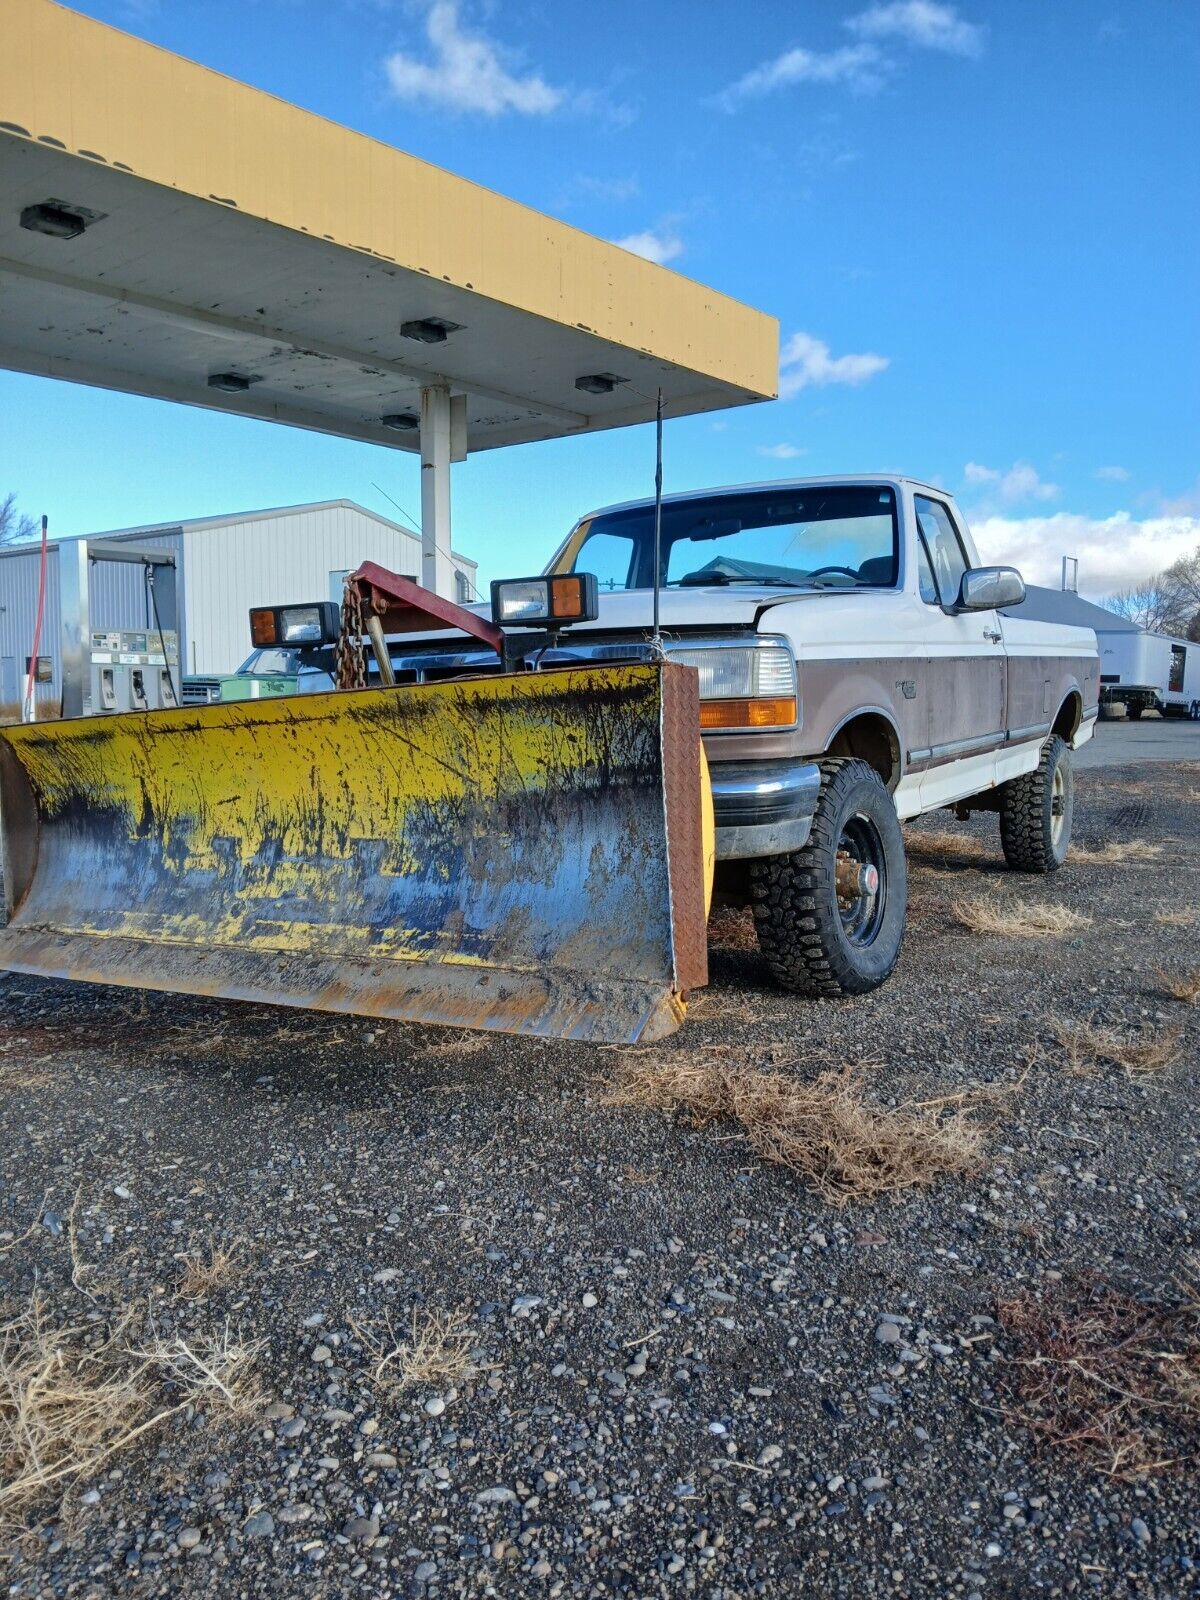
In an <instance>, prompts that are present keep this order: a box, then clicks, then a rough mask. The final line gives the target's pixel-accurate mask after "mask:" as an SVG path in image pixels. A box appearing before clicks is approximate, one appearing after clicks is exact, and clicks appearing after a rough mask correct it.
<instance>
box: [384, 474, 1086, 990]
mask: <svg viewBox="0 0 1200 1600" xmlns="http://www.w3.org/2000/svg"><path fill="white" fill-rule="evenodd" d="M654 521H655V509H654V502H653V501H652V500H647V501H636V502H632V503H629V504H626V505H618V506H610V507H608V508H607V509H605V510H602V511H596V512H592V513H590V514H589V515H588V516H585V517H583V518H581V520H580V521H579V522H578V523H577V524H576V525H575V527H574V528H573V529H572V530H571V532H570V534H569V535H568V536H567V538H566V540H565V541H564V542H563V544H562V545H561V547H560V548H559V550H558V551H557V552H556V553H555V555H554V557H553V558H552V560H551V561H550V563H549V565H548V566H547V568H546V572H547V573H555V574H561V573H590V574H594V575H595V577H596V579H597V583H598V588H599V605H598V616H597V617H596V619H595V620H594V621H592V622H588V623H583V624H580V625H577V626H574V627H572V628H571V630H570V632H569V634H562V635H560V636H559V638H558V640H557V642H556V643H553V644H550V645H547V644H546V641H545V638H544V637H539V638H538V640H537V642H536V645H535V643H534V641H533V640H531V641H530V648H529V651H528V659H527V660H526V661H525V665H526V666H528V667H529V668H531V669H544V668H548V667H553V666H561V665H566V664H568V663H571V662H585V661H597V660H618V659H628V658H630V657H635V658H636V657H645V656H647V655H649V654H651V653H652V652H653V649H654V645H653V643H652V640H651V637H650V625H651V619H652V604H653V599H652V596H653V587H654V583H653V580H654V550H655V538H654ZM659 548H660V569H659V579H660V615H661V629H662V639H663V646H664V648H665V651H666V654H667V655H668V656H669V657H670V658H671V659H673V660H675V661H680V662H683V663H686V664H688V665H691V666H694V667H695V668H697V670H698V672H699V675H700V696H701V708H700V709H701V731H702V736H703V740H704V746H705V752H706V755H707V758H708V767H709V772H710V775H711V783H712V794H713V802H714V808H715V818H716V853H717V869H716V870H717V879H716V888H717V889H718V891H720V892H721V895H722V897H723V898H724V899H725V900H726V901H728V900H729V899H733V900H740V901H742V902H746V901H748V902H749V903H750V904H751V905H752V907H753V912H754V920H755V924H756V928H757V932H758V939H759V944H760V947H761V949H762V953H763V956H764V958H765V960H766V962H767V964H768V966H769V968H770V970H771V971H772V973H773V974H774V976H775V977H776V979H777V980H778V981H779V982H780V983H781V984H783V985H784V986H785V987H786V988H788V989H791V990H794V991H798V992H801V993H807V994H813V995H838V994H860V993H864V992H866V991H867V990H870V989H873V988H875V987H876V986H877V985H879V984H880V983H882V982H883V981H884V980H885V979H886V978H887V977H888V975H889V974H890V973H891V971H892V969H893V968H894V966H895V964H896V960H897V958H898V956H899V953H900V946H901V941H902V939H903V933H904V921H905V912H906V902H907V871H906V863H905V852H904V841H903V835H902V832H901V827H900V824H901V822H903V821H905V820H907V819H908V818H911V817H915V816H918V815H920V814H921V813H923V812H928V811H934V810H937V809H939V808H950V809H952V810H953V811H954V812H955V813H956V814H957V815H958V816H960V817H965V816H966V815H967V813H969V812H971V811H978V810H985V811H994V812H996V813H998V816H999V823H1000V839H1001V843H1002V846H1003V850H1004V856H1005V859H1006V860H1007V862H1008V864H1009V866H1010V867H1013V868H1015V869H1016V870H1018V871H1021V872H1038V873H1044V872H1053V871H1055V870H1056V869H1057V868H1058V867H1060V866H1062V864H1063V862H1064V861H1065V860H1066V856H1067V850H1068V846H1069V844H1070V839H1071V822H1072V808H1073V787H1072V772H1071V751H1072V749H1074V748H1077V747H1078V746H1079V745H1080V744H1082V743H1083V742H1084V741H1085V740H1086V739H1088V738H1090V737H1091V735H1092V732H1093V729H1094V727H1095V722H1096V715H1097V700H1098V691H1099V661H1098V655H1097V646H1096V636H1095V634H1094V633H1093V632H1092V630H1091V629H1088V628H1069V627H1063V626H1060V625H1056V624H1051V623H1037V622H1032V621H1022V620H1021V619H1020V617H1019V616H1017V617H1013V616H1003V617H1002V616H1001V615H1000V610H1001V608H1004V609H1006V610H1011V609H1012V608H1014V607H1015V608H1018V609H1019V606H1020V603H1021V601H1022V600H1023V599H1024V596H1025V586H1024V584H1023V582H1022V580H1021V577H1020V574H1019V573H1017V572H1016V571H1015V570H1014V569H1013V568H1011V567H996V566H982V565H981V564H980V562H979V557H978V555H977V553H976V550H975V546H974V544H973V542H972V539H971V535H970V532H969V530H968V528H967V526H966V523H965V521H964V520H963V517H962V515H961V513H960V512H959V511H958V509H957V507H956V506H955V504H954V501H953V499H952V498H951V496H949V495H948V494H946V493H945V491H944V490H942V489H939V488H936V487H934V486H932V485H929V484H924V483H919V482H917V481H915V480H913V479H910V478H903V477H894V476H890V475H887V474H884V475H878V476H875V475H871V476H865V477H849V478H844V477H837V478H806V479H797V480H792V481H789V482H783V483H769V484H761V485H752V486H747V487H739V488H729V489H711V490H705V491H703V492H700V493H690V494H676V495H670V496H667V497H666V498H665V499H664V501H663V504H662V519H661V535H660V546H659ZM514 649H515V650H516V651H517V655H518V658H519V657H520V649H521V642H520V640H519V638H518V639H517V640H515V641H514ZM392 650H393V655H392V660H393V667H394V670H395V671H396V676H397V679H398V680H399V681H401V682H405V681H407V682H413V681H422V680H427V679H429V678H434V677H447V676H453V675H457V674H460V673H463V672H474V671H489V670H494V669H495V665H496V662H495V656H494V655H493V654H490V653H489V652H488V651H486V650H481V649H480V648H479V647H478V646H477V645H476V643H475V641H473V640H471V641H468V640H466V639H464V638H462V636H459V637H458V638H457V639H454V638H451V639H447V638H446V637H444V636H443V637H442V638H440V639H436V640H427V641H425V642H421V643H417V642H415V641H413V642H411V643H409V642H406V643H405V645H404V646H403V648H402V649H400V651H399V653H395V647H394V646H393V647H392Z"/></svg>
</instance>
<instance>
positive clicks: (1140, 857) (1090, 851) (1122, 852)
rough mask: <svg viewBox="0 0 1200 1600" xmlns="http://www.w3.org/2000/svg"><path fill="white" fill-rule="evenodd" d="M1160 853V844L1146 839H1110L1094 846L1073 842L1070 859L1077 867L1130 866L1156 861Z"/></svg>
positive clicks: (1161, 851) (1161, 849) (1161, 850)
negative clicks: (1106, 842)
mask: <svg viewBox="0 0 1200 1600" xmlns="http://www.w3.org/2000/svg"><path fill="white" fill-rule="evenodd" d="M1162 853H1163V847H1162V845H1161V844H1151V843H1150V842H1149V841H1148V840H1147V839H1111V840H1110V841H1109V842H1108V844H1101V845H1096V846H1095V847H1094V848H1089V847H1088V846H1087V845H1085V844H1073V845H1072V846H1071V856H1070V860H1071V863H1072V865H1074V866H1077V867H1115V866H1117V865H1118V864H1121V865H1124V866H1131V865H1134V864H1135V863H1137V862H1139V861H1142V862H1146V861H1157V860H1158V858H1159V857H1160V856H1161V855H1162Z"/></svg>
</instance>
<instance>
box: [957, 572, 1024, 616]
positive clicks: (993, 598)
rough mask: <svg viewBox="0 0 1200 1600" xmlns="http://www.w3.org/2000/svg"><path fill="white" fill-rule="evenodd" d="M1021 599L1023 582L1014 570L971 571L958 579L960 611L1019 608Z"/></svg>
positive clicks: (1022, 597)
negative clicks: (960, 580) (1006, 607)
mask: <svg viewBox="0 0 1200 1600" xmlns="http://www.w3.org/2000/svg"><path fill="white" fill-rule="evenodd" d="M1024 598H1025V580H1024V578H1022V576H1021V574H1020V573H1019V572H1018V571H1017V569H1016V567H972V568H971V569H970V570H969V571H967V572H964V573H963V575H962V583H961V585H960V586H959V591H958V609H959V610H960V611H999V610H1000V609H1001V607H1002V606H1019V605H1020V604H1021V602H1022V601H1023V600H1024Z"/></svg>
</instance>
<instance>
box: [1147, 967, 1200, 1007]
mask: <svg viewBox="0 0 1200 1600" xmlns="http://www.w3.org/2000/svg"><path fill="white" fill-rule="evenodd" d="M1155 975H1156V977H1157V978H1158V981H1159V983H1160V984H1161V985H1162V991H1163V993H1164V994H1165V995H1167V996H1168V997H1169V998H1170V999H1172V1000H1178V1001H1179V1003H1180V1004H1181V1005H1185V1006H1194V1005H1195V1004H1196V1002H1197V1001H1198V1000H1200V967H1197V968H1196V970H1195V971H1194V972H1164V971H1163V969H1162V968H1161V967H1159V969H1158V971H1157V973H1156V974H1155Z"/></svg>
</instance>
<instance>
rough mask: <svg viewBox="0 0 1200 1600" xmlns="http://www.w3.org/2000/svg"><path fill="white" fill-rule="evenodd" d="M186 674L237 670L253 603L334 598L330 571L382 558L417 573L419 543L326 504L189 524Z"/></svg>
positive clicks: (348, 508)
mask: <svg viewBox="0 0 1200 1600" xmlns="http://www.w3.org/2000/svg"><path fill="white" fill-rule="evenodd" d="M183 539H184V569H185V571H186V574H187V612H186V619H187V637H186V641H185V660H186V664H187V665H186V670H187V671H188V672H198V673H221V672H233V671H235V670H236V669H237V667H238V666H240V664H241V663H242V662H243V661H244V660H245V658H246V656H248V655H249V653H250V621H249V617H248V616H247V613H248V612H249V610H250V608H251V607H252V606H267V605H295V604H298V603H301V602H303V601H306V600H328V599H330V598H331V596H330V589H329V575H330V573H331V572H343V571H351V570H353V568H355V567H357V566H358V564H359V563H360V562H362V561H377V562H378V563H379V564H380V566H384V567H389V568H390V569H391V570H392V571H393V572H405V573H408V574H409V575H410V576H413V577H419V576H420V572H421V541H420V539H419V538H418V537H417V536H416V535H415V534H407V533H403V532H400V531H397V530H395V529H392V528H390V527H388V526H387V525H386V524H385V523H381V522H377V521H376V520H375V519H374V518H373V517H368V516H364V515H363V513H362V512H361V511H359V510H358V509H357V508H355V507H353V506H325V507H322V508H320V509H317V510H312V511H297V512H296V513H294V514H289V515H287V516H275V517H269V518H263V519H262V520H259V521H254V520H250V521H246V522H234V523H228V524H226V525H225V526H223V527H217V528H213V527H209V528H196V529H185V530H184V534H183Z"/></svg>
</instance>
